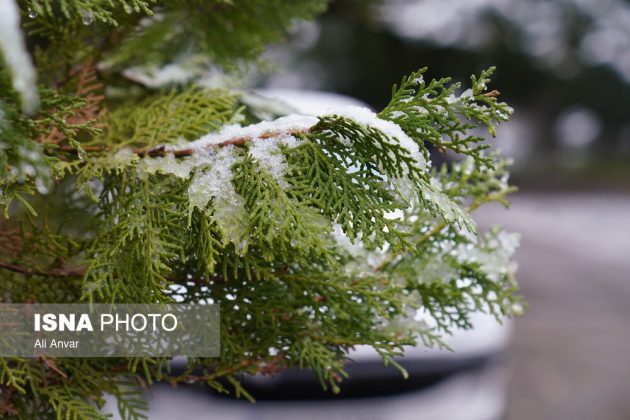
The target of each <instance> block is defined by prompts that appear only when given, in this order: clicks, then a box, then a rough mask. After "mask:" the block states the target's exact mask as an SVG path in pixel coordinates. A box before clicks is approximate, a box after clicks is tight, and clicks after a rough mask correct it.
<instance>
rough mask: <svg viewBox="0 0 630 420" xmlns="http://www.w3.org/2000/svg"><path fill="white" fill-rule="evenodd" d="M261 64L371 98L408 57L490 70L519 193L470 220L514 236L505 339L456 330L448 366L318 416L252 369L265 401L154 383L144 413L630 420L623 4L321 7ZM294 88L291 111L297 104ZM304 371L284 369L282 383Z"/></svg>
mask: <svg viewBox="0 0 630 420" xmlns="http://www.w3.org/2000/svg"><path fill="white" fill-rule="evenodd" d="M267 59H268V61H269V62H270V63H274V64H277V68H274V69H273V71H270V72H269V73H266V74H263V75H258V76H256V77H255V82H254V85H255V86H257V87H258V88H260V89H265V90H267V91H269V90H272V91H274V92H280V93H279V94H278V95H280V96H281V97H285V98H287V97H289V96H290V95H288V96H287V89H290V90H295V89H297V90H300V91H303V90H314V91H326V92H333V93H338V94H342V95H347V96H349V97H352V98H356V99H358V100H360V101H362V102H364V103H366V104H368V105H369V106H371V107H373V108H375V109H379V108H381V107H382V106H384V105H385V104H386V103H387V101H388V99H389V95H390V92H391V85H392V84H393V83H395V82H397V81H398V80H399V79H400V77H401V76H402V75H404V74H408V73H410V72H411V71H413V70H416V69H418V68H420V67H424V66H427V67H429V71H428V74H427V75H428V77H436V78H437V77H443V76H446V75H450V76H453V78H454V79H455V80H458V81H462V82H466V81H467V80H468V77H469V76H470V74H472V73H478V72H479V71H480V70H481V69H484V68H486V67H489V66H496V67H497V72H496V74H495V78H494V82H493V88H495V89H498V90H500V91H501V93H502V96H501V97H502V99H503V100H505V101H506V102H508V103H509V104H510V105H511V106H513V107H514V108H515V110H516V112H515V114H514V116H513V119H512V120H511V121H510V122H509V123H507V124H504V125H502V126H501V127H500V128H499V130H498V139H497V140H496V141H493V144H494V145H496V147H498V148H499V149H501V150H502V151H503V153H504V154H506V155H509V156H512V157H513V158H514V162H515V163H514V167H513V176H512V180H513V183H514V184H516V185H517V186H519V188H520V192H518V193H517V194H515V195H514V196H513V200H512V202H513V204H512V208H511V209H510V210H509V211H506V210H505V209H503V208H501V207H498V206H497V207H492V206H490V207H487V208H484V209H481V210H480V211H479V212H478V213H477V214H476V217H477V219H478V221H479V223H480V225H481V226H482V227H489V226H491V225H494V224H500V225H503V226H505V227H506V228H507V229H509V230H512V231H517V232H521V233H522V244H521V248H520V249H519V251H518V252H517V257H516V258H517V260H518V263H519V267H520V268H519V275H518V278H519V281H520V284H521V287H522V293H523V295H524V296H525V298H526V300H527V301H528V303H529V308H528V309H527V311H526V312H525V315H524V316H523V317H522V318H519V319H517V320H515V322H514V323H513V325H512V324H511V325H507V326H505V327H503V330H502V331H503V332H502V333H500V334H499V335H500V336H501V337H498V338H497V336H496V334H495V336H493V335H492V334H494V333H492V332H490V333H488V331H490V330H492V328H489V329H485V327H484V328H481V327H480V328H479V330H480V331H481V332H480V333H477V335H472V336H466V337H465V338H464V339H463V342H464V344H465V345H464V346H463V347H464V350H463V352H460V353H459V356H455V358H454V359H448V360H450V361H448V362H446V363H443V364H440V363H442V362H444V360H445V359H439V360H441V362H440V363H438V362H436V360H438V359H431V357H432V356H431V357H429V356H427V357H425V359H424V362H423V363H420V364H419V365H418V366H420V367H418V369H419V371H421V372H424V373H421V374H420V376H421V377H422V378H424V379H422V380H420V382H413V381H412V382H410V383H411V384H412V385H411V386H410V387H407V388H405V389H399V388H396V387H395V386H393V387H392V386H390V384H389V383H386V382H382V378H380V379H379V378H378V377H377V382H374V378H371V379H370V377H369V375H367V379H366V380H367V381H368V382H367V383H368V384H371V385H369V386H368V388H370V389H372V390H373V391H374V389H377V390H378V389H380V390H381V391H382V390H384V389H385V388H387V392H381V394H380V396H379V395H377V394H379V392H378V391H375V392H372V393H370V392H368V393H365V392H363V393H361V392H359V394H361V395H360V396H362V397H369V398H367V399H366V398H363V399H361V400H356V399H354V400H352V399H348V400H346V401H347V402H345V403H342V404H338V405H336V406H335V409H334V410H332V411H330V412H329V411H327V410H326V407H330V404H331V402H330V401H328V402H326V401H325V400H322V401H320V400H318V401H317V402H315V403H313V402H311V403H304V402H302V403H297V404H294V403H291V405H285V406H283V407H284V408H283V409H280V408H279V404H281V403H280V402H278V400H282V399H283V398H286V397H288V396H289V394H291V395H292V397H291V398H290V399H291V400H292V401H293V400H294V401H301V400H303V399H304V395H306V394H308V395H309V398H307V399H309V400H313V394H312V392H314V391H310V390H309V391H308V392H305V393H304V394H301V395H298V394H300V393H299V392H297V391H296V392H295V395H293V394H292V393H291V392H288V391H287V387H284V388H282V387H276V388H274V386H276V385H277V384H276V385H274V386H272V387H271V389H272V391H273V389H275V390H276V391H275V394H274V392H268V391H269V389H270V388H269V387H267V388H265V385H264V384H260V383H258V384H257V383H256V381H255V380H254V381H253V382H252V383H253V385H254V387H255V386H256V385H260V386H261V388H260V389H258V391H259V393H258V395H262V396H263V398H262V399H261V400H260V401H259V402H258V403H257V404H256V406H250V405H247V404H248V403H243V404H245V405H239V406H238V407H240V408H238V409H233V408H234V407H236V406H233V405H232V404H236V402H226V401H222V402H216V401H215V402H210V401H209V400H207V399H200V398H196V397H193V396H190V395H189V394H186V395H184V394H182V395H181V398H183V400H181V399H180V402H179V403H178V404H177V407H178V408H176V409H175V406H172V405H171V403H170V402H169V401H171V400H169V399H168V398H161V397H164V396H168V395H173V393H177V392H180V391H176V390H172V389H170V388H167V387H165V388H160V387H157V388H156V389H155V391H154V393H155V394H154V395H155V396H156V397H158V398H154V403H152V407H153V409H152V413H155V415H152V416H151V418H155V419H159V418H165V419H166V418H172V417H169V415H171V414H172V415H173V416H176V415H177V416H179V417H180V418H202V417H203V418H206V416H207V418H215V417H216V418H234V419H244V418H248V419H262V418H265V419H266V418H269V419H271V418H274V419H283V418H286V419H291V418H298V417H299V418H301V419H302V420H307V419H310V418H327V419H330V418H340V419H341V418H343V419H344V420H345V419H352V418H357V419H362V420H366V419H380V418H387V419H390V418H406V419H440V420H453V419H468V420H474V419H491V418H493V419H494V418H504V419H507V420H531V419H539V420H540V419H567V420H568V419H571V420H593V419H598V420H624V419H625V420H628V419H630V398H628V397H630V327H629V324H630V195H629V194H628V193H629V192H630V1H625V0H518V1H514V0H378V1H377V0H334V1H333V2H332V4H331V7H330V9H329V11H328V12H327V13H326V14H325V15H323V16H322V17H321V18H320V19H319V20H318V21H316V22H311V23H303V24H299V25H297V26H296V28H295V30H294V32H293V33H292V34H290V37H289V42H288V43H287V44H283V45H279V46H275V47H272V48H271V49H270V50H269V51H268V53H267ZM282 92H284V94H282ZM293 92H294V91H293ZM283 95H284V96H283ZM293 97H294V99H295V93H293ZM297 98H298V100H297V102H296V101H295V100H293V105H297V106H298V108H299V105H300V101H303V102H306V101H307V100H306V94H304V95H298V96H297ZM318 98H319V99H322V98H321V97H318ZM482 323H483V322H482ZM510 332H511V339H510V340H508V339H507V338H505V337H508V336H509V335H510ZM493 337H494V338H493ZM471 345H472V347H475V345H476V346H477V347H475V348H474V349H473V350H471V351H472V353H470V352H467V351H468V350H470V346H471ZM479 348H482V349H483V351H481V352H480V351H479ZM423 352H424V353H423V354H425V356H426V354H429V355H431V354H432V353H430V352H427V351H426V350H423ZM484 352H485V353H484ZM462 354H463V356H462ZM470 354H473V355H474V357H473V358H472V359H471V358H470V357H468V358H466V355H470ZM480 355H482V356H484V357H483V358H482V359H483V360H482V359H479V356H480ZM488 355H491V356H492V357H489V358H488V357H486V356H488ZM457 357H459V359H457ZM475 357H476V358H477V359H475ZM367 359H369V357H368V358H367ZM367 359H366V360H367ZM420 359H422V357H420ZM473 359H474V360H473ZM490 359H492V363H489V361H488V360H490ZM418 360H419V359H418ZM462 360H464V362H465V363H464V362H462ZM471 360H473V361H472V362H471ZM497 360H498V362H497ZM473 362H474V363H477V365H475V366H477V367H476V368H475V369H477V370H474V369H473V370H471V368H470V366H472V365H466V363H473ZM462 363H463V364H462ZM474 363H473V364H474ZM455 365H456V366H455ZM363 366H371V367H369V369H367V371H369V372H371V370H370V369H376V368H374V367H373V366H372V365H369V364H364V365H363ZM445 366H446V367H445ZM453 366H455V367H453ZM462 366H463V367H464V368H465V369H464V368H462ZM479 366H481V368H480V369H481V370H479ZM423 369H424V370H423ZM440 369H441V370H440ZM449 369H454V371H457V372H459V373H458V374H457V375H454V374H453V372H451V370H449ZM458 369H459V370H458ZM412 370H413V369H412ZM365 371H366V369H363V370H362V372H364V373H365ZM473 371H474V372H477V373H475V374H474V375H473V374H471V372H473ZM497 371H500V375H499V376H497ZM369 372H368V373H369ZM427 372H428V373H427ZM480 372H481V373H480ZM422 375H424V376H422ZM475 375H476V376H475ZM359 376H361V373H359ZM377 376H378V375H377ZM455 376H457V377H458V378H460V379H458V380H459V382H457V381H455V380H454V379H453V377H455ZM412 377H413V375H412ZM497 378H498V379H497ZM285 379H286V378H285ZM302 379H303V378H301V377H298V378H296V377H291V376H290V375H289V379H288V383H289V384H293V385H290V386H289V388H290V389H292V390H294V391H295V390H296V389H297V388H299V386H296V385H295V384H302V385H304V381H303V380H302ZM364 379H365V377H364ZM370 380H371V381H372V382H370ZM447 384H448V386H450V388H448V387H447ZM267 385H269V384H267ZM355 385H356V384H355ZM352 386H353V385H351V387H352ZM360 388H361V387H360V386H359V391H360ZM438 388H439V390H440V391H439V392H438V391H436V389H438ZM305 389H310V388H308V387H307V388H305ZM445 390H447V391H445ZM363 391H364V390H363ZM200 392H203V391H200ZM352 392H354V391H352ZM440 392H441V393H440ZM342 394H343V393H342ZM394 394H395V395H394ZM205 395H207V393H206V394H205ZM254 395H256V392H254ZM357 395H358V394H356V395H350V396H352V397H356V396H357ZM344 397H348V394H346V395H345V396H344V395H342V396H341V398H344ZM317 398H319V397H317ZM317 398H315V399H317ZM322 398H323V397H322ZM181 401H185V404H182V403H181ZM269 401H271V402H269ZM357 401H359V402H357ZM375 401H376V403H375ZM335 402H336V403H338V402H339V399H337V400H336V401H335ZM239 404H240V403H239ZM287 407H288V408H287ZM479 407H481V408H479ZM484 407H485V409H484ZM379 409H380V410H382V411H379ZM169 410H171V411H169ZM173 410H176V411H173ZM383 410H384V411H383ZM484 410H485V411H484ZM169 413H171V414H169ZM200 413H207V414H206V415H203V414H200ZM210 413H214V416H213V415H211V414H210ZM237 413H238V414H237ZM318 413H319V416H318ZM322 413H327V414H325V415H324V414H322ZM383 413H385V414H383Z"/></svg>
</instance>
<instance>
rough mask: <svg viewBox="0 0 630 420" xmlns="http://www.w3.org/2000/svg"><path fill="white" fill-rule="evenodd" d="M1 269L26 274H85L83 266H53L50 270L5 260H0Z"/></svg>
mask: <svg viewBox="0 0 630 420" xmlns="http://www.w3.org/2000/svg"><path fill="white" fill-rule="evenodd" d="M0 269H5V270H9V271H13V272H15V273H20V274H24V275H25V276H46V277H83V275H84V274H85V270H84V269H83V268H68V269H63V268H51V269H49V270H41V269H37V268H28V267H23V266H21V265H17V264H11V263H8V262H5V261H0Z"/></svg>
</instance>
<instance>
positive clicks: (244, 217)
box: [188, 146, 249, 249]
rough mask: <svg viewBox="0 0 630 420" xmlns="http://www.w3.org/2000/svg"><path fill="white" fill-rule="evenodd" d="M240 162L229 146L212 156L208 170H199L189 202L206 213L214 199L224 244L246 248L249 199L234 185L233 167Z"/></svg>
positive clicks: (189, 190) (215, 211)
mask: <svg viewBox="0 0 630 420" xmlns="http://www.w3.org/2000/svg"><path fill="white" fill-rule="evenodd" d="M237 160H238V158H237V156H236V155H235V153H234V146H225V147H223V148H221V149H220V150H218V151H217V152H216V153H213V154H210V155H208V160H207V168H205V169H202V170H199V171H197V172H196V173H195V175H194V176H193V179H192V181H191V182H190V185H189V187H188V200H189V205H190V209H191V211H192V210H193V209H194V208H195V207H197V208H199V209H201V210H204V211H205V209H206V207H207V205H208V203H209V202H210V200H212V209H213V211H212V212H211V216H212V218H213V220H214V221H215V223H216V224H217V226H218V227H219V229H220V230H221V232H222V233H223V240H224V242H225V243H228V242H233V243H235V244H236V245H237V248H239V249H242V248H244V247H245V245H246V238H247V228H248V220H249V219H248V214H247V212H246V210H245V200H244V199H243V197H241V196H240V195H238V193H237V192H236V191H235V190H234V186H233V185H232V178H233V176H234V174H233V173H232V166H233V165H234V164H235V163H237Z"/></svg>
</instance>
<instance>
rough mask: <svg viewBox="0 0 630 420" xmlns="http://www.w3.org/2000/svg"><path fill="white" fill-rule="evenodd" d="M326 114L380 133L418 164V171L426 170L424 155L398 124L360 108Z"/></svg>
mask: <svg viewBox="0 0 630 420" xmlns="http://www.w3.org/2000/svg"><path fill="white" fill-rule="evenodd" d="M328 114H329V115H338V116H340V117H344V118H348V119H350V120H352V121H354V122H356V123H359V124H362V125H364V126H367V127H372V128H375V129H377V130H379V131H381V132H382V133H383V134H385V136H387V138H388V139H391V140H396V141H398V144H400V146H402V147H403V148H404V149H405V150H406V151H407V152H408V153H409V155H410V156H411V157H412V158H414V159H415V160H416V161H417V162H418V167H419V168H420V169H426V167H427V161H426V159H425V157H424V154H423V153H422V152H421V151H420V147H419V146H418V144H417V143H416V142H415V141H414V140H413V139H412V138H411V137H409V136H408V135H407V134H406V133H405V132H404V131H403V129H402V128H400V126H399V125H398V124H396V123H394V122H391V121H387V120H384V119H382V118H379V117H378V116H377V115H376V114H375V113H374V112H372V111H371V110H370V109H368V108H365V107H360V106H346V107H342V108H331V109H330V110H328Z"/></svg>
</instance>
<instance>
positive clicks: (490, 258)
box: [453, 230, 521, 281]
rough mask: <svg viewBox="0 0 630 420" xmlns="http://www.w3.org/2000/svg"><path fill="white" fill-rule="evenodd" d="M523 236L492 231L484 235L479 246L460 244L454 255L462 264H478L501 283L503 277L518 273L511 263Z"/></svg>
mask: <svg viewBox="0 0 630 420" xmlns="http://www.w3.org/2000/svg"><path fill="white" fill-rule="evenodd" d="M520 238H521V236H520V235H519V234H517V233H508V232H505V231H502V230H501V231H491V232H489V233H488V234H486V235H484V237H483V239H482V241H480V243H479V244H477V245H475V244H471V243H469V244H460V245H458V246H457V247H455V249H454V250H453V255H454V256H455V257H456V258H457V260H458V262H460V263H463V264H465V263H477V264H479V265H480V267H481V270H483V271H484V272H485V273H486V274H487V275H488V278H490V279H491V280H493V281H499V280H500V278H501V276H502V275H505V274H509V273H510V272H514V271H516V267H515V266H514V263H513V262H512V261H511V258H512V256H513V255H514V252H515V251H516V249H517V248H518V247H519V244H520Z"/></svg>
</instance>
